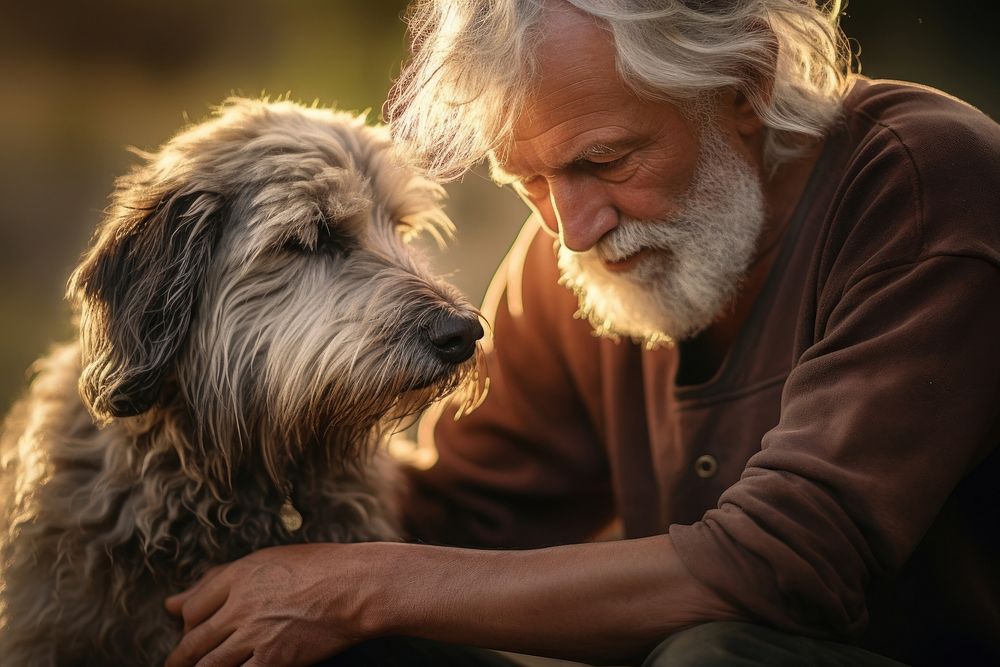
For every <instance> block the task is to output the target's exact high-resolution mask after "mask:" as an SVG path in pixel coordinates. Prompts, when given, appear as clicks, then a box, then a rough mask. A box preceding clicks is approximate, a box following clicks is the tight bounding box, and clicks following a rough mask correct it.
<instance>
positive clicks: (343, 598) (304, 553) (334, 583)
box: [166, 544, 375, 667]
mask: <svg viewBox="0 0 1000 667" xmlns="http://www.w3.org/2000/svg"><path fill="white" fill-rule="evenodd" d="M373 546H375V545H358V544H354V545H344V544H302V545H294V546H284V547H274V548H270V549H264V550H261V551H258V552H256V553H253V554H251V555H249V556H246V557H245V558H242V559H240V560H237V561H234V562H232V563H229V564H228V565H221V566H218V567H215V568H213V569H211V570H209V572H208V573H207V574H206V575H205V576H204V577H202V579H201V580H200V581H199V582H198V583H197V584H196V585H195V586H193V587H192V588H190V589H188V590H187V591H184V592H183V593H180V594H178V595H174V596H172V597H170V598H167V601H166V606H167V610H168V611H169V612H170V613H172V614H176V615H179V616H182V617H183V618H184V638H183V639H182V640H181V641H180V643H179V644H178V645H177V648H175V649H174V652H173V653H171V654H170V657H169V658H168V659H167V663H166V665H167V667H186V666H188V665H195V664H197V665H201V666H202V667H204V666H206V665H212V666H213V667H222V666H225V665H255V666H259V665H268V666H269V667H271V666H284V665H288V666H291V665H309V664H313V663H316V662H318V661H320V660H322V659H323V658H326V657H328V656H331V655H334V654H336V653H339V652H341V651H343V650H345V649H346V648H348V647H350V646H351V645H353V644H355V643H357V642H359V641H362V640H364V639H367V638H368V637H369V636H371V635H372V634H373V629H371V628H368V629H366V628H365V627H364V626H365V625H366V624H367V621H365V620H364V619H363V618H362V616H363V613H362V612H363V611H364V608H365V596H364V594H363V591H362V588H363V585H362V582H363V580H366V578H365V577H362V576H361V575H362V573H363V572H366V571H371V570H372V563H370V562H367V563H366V562H365V561H366V560H367V559H363V558H362V554H360V553H358V551H359V550H362V549H365V548H370V547H373Z"/></svg>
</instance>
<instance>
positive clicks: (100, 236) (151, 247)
mask: <svg viewBox="0 0 1000 667" xmlns="http://www.w3.org/2000/svg"><path fill="white" fill-rule="evenodd" d="M171 185H173V187H171ZM116 186H117V188H116V192H115V195H114V197H113V200H112V205H111V207H110V209H109V214H108V216H107V217H106V219H105V220H104V222H103V223H102V225H101V227H100V228H99V229H98V232H97V234H96V236H95V240H94V243H93V246H92V247H91V249H90V250H89V251H88V252H87V254H86V255H85V257H84V259H83V261H82V262H81V263H80V266H79V267H77V269H76V271H74V273H73V275H72V277H71V278H70V281H69V287H68V297H69V299H70V300H71V301H72V302H73V303H74V305H75V306H76V307H77V309H78V317H79V326H80V342H81V364H82V373H81V376H80V393H81V396H82V397H83V399H84V401H85V402H86V404H87V407H88V408H89V409H90V411H91V413H92V414H93V416H94V417H95V418H96V419H97V420H98V421H101V422H107V421H108V420H110V419H111V418H112V417H128V416H132V415H137V414H141V413H143V412H145V411H146V410H148V409H149V408H150V407H152V406H153V405H154V404H155V403H156V401H157V399H158V398H159V394H160V390H161V385H162V381H163V379H164V376H165V375H166V374H167V372H168V371H169V369H170V366H171V364H172V362H173V360H174V359H175V358H176V356H177V353H178V351H179V350H180V349H181V347H182V345H183V344H184V341H185V339H186V337H187V333H188V329H189V327H190V323H191V319H192V317H193V315H194V309H195V307H196V301H197V295H198V293H199V290H200V289H201V288H202V284H201V283H202V282H203V281H204V279H205V277H206V275H207V271H208V266H209V263H210V261H211V258H212V255H213V251H214V248H215V246H216V244H217V243H218V239H219V236H220V234H221V227H222V220H221V219H220V218H221V217H222V208H223V200H222V197H221V196H219V195H217V194H215V193H211V192H204V191H196V190H191V191H186V190H185V188H183V187H182V186H179V185H177V184H166V183H157V178H156V174H155V170H154V169H153V168H152V165H147V166H145V167H139V168H136V169H135V170H134V171H133V172H132V173H131V174H129V175H127V176H125V177H123V178H121V179H119V181H118V182H117V184H116Z"/></svg>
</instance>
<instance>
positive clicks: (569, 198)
mask: <svg viewBox="0 0 1000 667" xmlns="http://www.w3.org/2000/svg"><path fill="white" fill-rule="evenodd" d="M549 198H550V201H551V203H552V210H553V212H554V213H555V216H556V222H557V224H558V227H559V240H560V242H561V243H562V245H564V246H566V247H567V248H568V249H570V250H572V251H574V252H585V251H587V250H590V249H591V248H593V247H594V245H595V244H596V243H597V242H598V241H599V240H600V238H601V237H602V236H604V235H605V234H607V233H608V232H609V231H611V230H612V229H614V228H615V227H616V226H617V225H618V212H617V210H616V209H615V207H614V205H613V203H612V202H611V200H610V198H609V197H608V195H607V192H606V191H605V187H604V184H603V183H601V182H600V181H598V180H597V179H595V178H592V177H589V176H587V175H573V176H560V177H556V178H553V179H552V180H551V181H550V182H549Z"/></svg>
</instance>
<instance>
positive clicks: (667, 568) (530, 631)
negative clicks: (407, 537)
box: [364, 535, 739, 662]
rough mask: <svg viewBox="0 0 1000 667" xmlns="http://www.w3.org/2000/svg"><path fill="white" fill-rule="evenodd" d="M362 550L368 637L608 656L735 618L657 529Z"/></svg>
mask: <svg viewBox="0 0 1000 667" xmlns="http://www.w3.org/2000/svg"><path fill="white" fill-rule="evenodd" d="M366 547H367V548H371V549H372V550H373V553H372V554H371V555H372V559H371V560H370V561H369V562H371V563H373V564H376V563H377V565H374V567H373V569H372V571H371V572H372V574H374V577H373V578H372V579H369V580H368V583H369V584H370V585H371V588H370V589H369V590H371V591H373V594H372V595H371V597H370V598H369V604H368V605H366V611H365V612H364V614H365V615H366V616H368V619H367V621H366V624H370V627H371V628H372V629H373V630H374V633H375V634H399V635H408V636H415V637H423V638H427V639H435V640H440V641H446V642H454V643H461V644H469V645H476V646H484V647H489V648H498V649H504V650H510V651H519V652H525V653H533V654H538V655H549V656H554V657H562V658H576V659H583V660H588V661H591V662H594V661H612V662H613V661H622V660H626V659H629V658H635V657H637V656H641V655H644V654H645V652H647V651H648V650H649V649H651V648H652V646H653V645H655V643H656V642H657V641H658V640H661V639H663V638H664V637H666V636H667V635H669V634H670V633H672V632H674V631H676V630H678V629H680V628H683V627H686V626H689V625H693V624H696V623H700V622H705V621H709V620H722V619H734V618H738V617H739V616H738V615H737V614H736V613H735V612H734V610H732V609H731V608H730V607H728V606H727V605H726V604H725V603H724V602H722V601H721V600H720V599H719V598H718V597H717V596H715V595H714V594H712V593H711V592H710V591H708V590H706V589H704V588H703V587H702V586H700V585H699V584H698V583H697V582H696V581H695V580H694V579H693V578H692V577H691V576H690V575H689V574H688V572H687V570H686V569H685V568H684V566H683V564H682V563H681V562H680V559H679V558H678V557H677V555H676V554H675V552H674V549H673V546H672V544H671V542H670V538H669V537H667V536H665V535H664V536H657V537H651V538H644V539H639V540H626V541H621V542H607V543H597V544H583V545H572V546H564V547H554V548H550V549H538V550H532V551H477V550H469V549H453V548H445V547H431V546H424V545H410V544H371V545H366ZM366 560H367V559H366ZM383 568H384V569H383Z"/></svg>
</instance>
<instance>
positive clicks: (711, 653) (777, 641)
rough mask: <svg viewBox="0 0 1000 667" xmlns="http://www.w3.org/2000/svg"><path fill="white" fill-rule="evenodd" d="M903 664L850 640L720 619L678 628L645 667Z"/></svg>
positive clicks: (644, 664)
mask: <svg viewBox="0 0 1000 667" xmlns="http://www.w3.org/2000/svg"><path fill="white" fill-rule="evenodd" d="M803 664H813V665H830V666H831V667H832V666H835V665H845V666H846V665H858V666H869V665H870V666H871V667H889V666H891V665H899V663H897V662H894V661H892V660H890V659H888V658H885V657H883V656H879V655H876V654H874V653H870V652H868V651H865V650H864V649H860V648H858V647H856V646H850V645H848V644H839V643H836V642H828V641H823V640H819V639H812V638H809V637H802V636H797V635H789V634H786V633H783V632H779V631H777V630H773V629H771V628H767V627H764V626H761V625H754V624H753V623H740V622H735V621H719V622H716V623H705V624H704V625H698V626H695V627H693V628H689V629H687V630H682V631H681V632H678V633H675V634H673V635H671V636H670V637H669V638H667V639H666V640H665V641H663V642H662V643H660V645H659V646H657V647H656V648H655V649H653V652H652V653H650V654H649V656H648V657H647V658H646V660H645V662H643V663H642V667H695V666H696V667H752V666H763V665H768V666H772V665H776V666H779V667H780V666H784V665H790V666H791V665H803Z"/></svg>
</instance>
